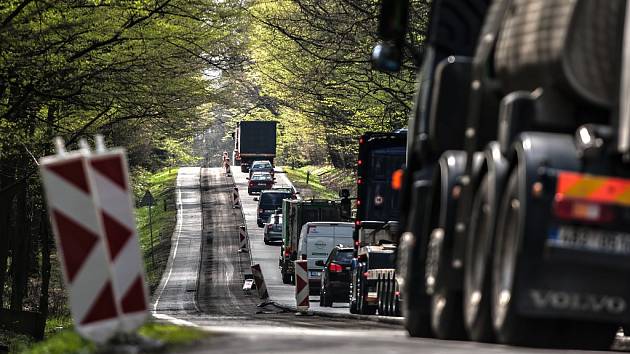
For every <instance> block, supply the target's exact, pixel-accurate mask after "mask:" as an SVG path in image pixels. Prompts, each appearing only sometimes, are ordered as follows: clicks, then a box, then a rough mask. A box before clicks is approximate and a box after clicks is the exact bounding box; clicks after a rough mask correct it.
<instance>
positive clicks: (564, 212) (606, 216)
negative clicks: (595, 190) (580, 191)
mask: <svg viewBox="0 0 630 354" xmlns="http://www.w3.org/2000/svg"><path fill="white" fill-rule="evenodd" d="M553 212H554V214H555V216H556V217H558V218H559V219H563V220H580V221H587V222H598V223H605V222H611V221H613V220H615V218H616V215H615V208H614V206H613V205H610V204H604V203H597V202H592V201H587V200H580V199H572V198H565V197H564V196H563V195H562V194H560V193H558V194H556V197H555V200H554V202H553Z"/></svg>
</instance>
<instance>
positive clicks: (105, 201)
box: [90, 139, 149, 332]
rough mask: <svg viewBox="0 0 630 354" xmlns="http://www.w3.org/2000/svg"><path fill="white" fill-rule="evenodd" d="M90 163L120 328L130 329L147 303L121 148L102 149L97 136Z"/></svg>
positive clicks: (142, 316) (142, 315)
mask: <svg viewBox="0 0 630 354" xmlns="http://www.w3.org/2000/svg"><path fill="white" fill-rule="evenodd" d="M90 164H91V167H92V170H93V172H94V173H93V174H92V177H93V178H94V186H95V187H96V191H97V195H98V200H99V204H100V205H99V206H100V212H101V217H102V221H103V226H104V230H105V237H106V240H107V244H108V249H109V255H110V257H111V258H110V262H111V264H110V266H111V268H112V273H113V280H114V283H113V285H114V293H115V297H116V301H117V302H118V304H119V305H120V312H121V313H120V318H121V322H120V324H121V330H123V331H125V332H131V331H133V330H135V329H136V328H138V327H139V326H140V325H142V324H143V323H144V321H145V320H146V318H147V315H148V311H147V310H148V306H149V305H148V304H149V302H148V296H147V295H148V291H147V288H146V282H145V275H144V266H143V262H142V258H141V250H140V244H139V240H138V233H137V231H136V222H135V217H134V211H133V204H132V200H131V195H132V191H131V186H130V184H129V174H128V172H127V159H126V157H125V151H124V150H123V149H115V150H109V151H105V146H104V144H103V142H102V139H97V153H96V154H93V155H91V156H90Z"/></svg>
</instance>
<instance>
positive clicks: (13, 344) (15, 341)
mask: <svg viewBox="0 0 630 354" xmlns="http://www.w3.org/2000/svg"><path fill="white" fill-rule="evenodd" d="M33 342H34V339H33V338H32V337H29V336H25V335H22V334H17V333H13V332H7V331H3V330H0V343H2V344H3V345H6V346H7V347H9V353H19V352H22V351H24V350H26V349H27V348H28V347H30V346H31V345H32V344H33Z"/></svg>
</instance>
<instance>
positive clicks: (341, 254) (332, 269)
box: [316, 245, 354, 307]
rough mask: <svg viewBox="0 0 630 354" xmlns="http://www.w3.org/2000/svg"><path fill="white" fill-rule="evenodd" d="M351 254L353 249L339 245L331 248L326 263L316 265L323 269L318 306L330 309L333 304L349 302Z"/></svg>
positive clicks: (321, 262)
mask: <svg viewBox="0 0 630 354" xmlns="http://www.w3.org/2000/svg"><path fill="white" fill-rule="evenodd" d="M353 253H354V249H353V248H351V247H344V246H341V245H339V246H336V247H335V248H333V250H332V251H331V252H330V255H329V256H328V259H327V260H326V262H324V261H318V262H317V263H320V264H317V263H316V264H317V265H320V266H323V267H324V269H323V270H322V278H321V288H320V293H319V305H320V306H322V307H325V306H328V307H330V306H332V304H333V302H348V301H349V297H350V283H351V282H352V256H353Z"/></svg>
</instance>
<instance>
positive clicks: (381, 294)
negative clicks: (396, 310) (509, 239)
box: [376, 274, 385, 316]
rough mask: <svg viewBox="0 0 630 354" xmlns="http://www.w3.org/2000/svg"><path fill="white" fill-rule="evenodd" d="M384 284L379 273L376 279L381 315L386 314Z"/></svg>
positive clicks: (379, 312)
mask: <svg viewBox="0 0 630 354" xmlns="http://www.w3.org/2000/svg"><path fill="white" fill-rule="evenodd" d="M384 295H385V291H384V286H383V282H382V281H381V275H380V274H379V275H378V279H377V280H376V296H378V314H379V316H385V303H384V300H385V298H384Z"/></svg>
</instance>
